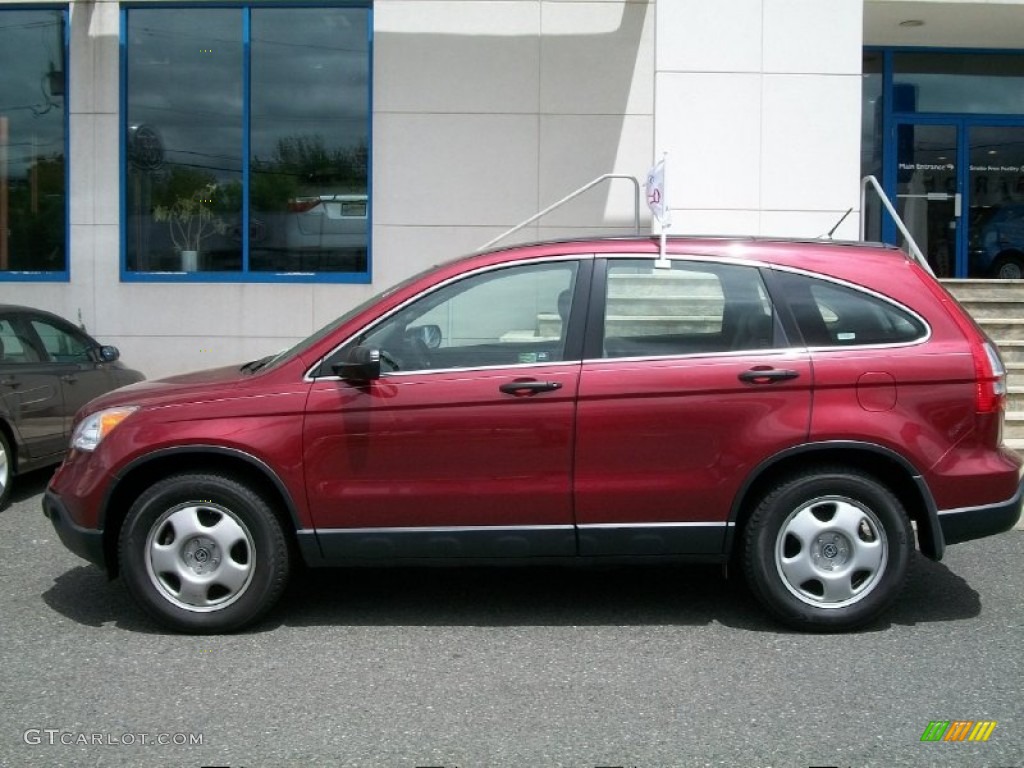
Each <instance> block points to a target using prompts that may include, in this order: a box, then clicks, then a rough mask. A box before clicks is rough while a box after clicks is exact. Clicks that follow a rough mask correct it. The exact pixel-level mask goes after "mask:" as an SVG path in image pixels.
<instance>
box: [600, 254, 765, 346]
mask: <svg viewBox="0 0 1024 768" xmlns="http://www.w3.org/2000/svg"><path fill="white" fill-rule="evenodd" d="M775 343H776V339H775V316H774V310H773V307H772V304H771V302H770V301H769V299H768V294H767V292H766V291H765V288H764V283H763V282H762V280H761V274H760V272H758V270H757V269H756V268H754V267H747V266H736V265H725V264H713V263H690V262H676V263H674V264H673V265H672V268H671V269H660V268H658V267H655V266H654V262H653V261H648V260H634V259H621V260H620V259H613V260H611V261H609V264H608V288H607V302H606V305H605V317H604V337H603V355H604V357H656V356H666V355H693V354H707V353H716V352H736V351H743V350H752V349H768V348H771V347H772V346H774V345H775Z"/></svg>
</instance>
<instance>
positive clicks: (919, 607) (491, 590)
mask: <svg viewBox="0 0 1024 768" xmlns="http://www.w3.org/2000/svg"><path fill="white" fill-rule="evenodd" d="M937 596H941V599H936V597H937ZM980 611H981V599H980V597H979V595H978V593H977V592H975V591H974V590H973V589H971V587H970V586H969V585H968V584H967V582H965V581H964V580H963V579H962V578H960V577H959V576H957V575H956V574H955V573H953V572H951V571H950V570H949V569H948V568H947V567H945V566H944V565H942V564H941V563H935V562H932V561H930V560H928V559H926V558H924V557H922V556H921V555H915V556H914V561H913V563H912V566H911V570H910V575H909V577H908V579H907V583H906V587H905V588H904V590H903V592H902V593H901V595H900V597H899V598H898V599H897V602H896V605H895V606H894V607H893V609H892V610H890V611H889V612H888V613H887V614H886V615H885V616H884V617H883V618H882V619H881V620H879V621H878V622H875V623H874V624H871V625H868V626H867V627H865V628H863V629H862V630H861V631H880V630H884V629H887V628H889V627H890V626H891V625H893V624H900V625H912V624H918V623H926V622H942V621H955V620H961V619H967V618H971V617H973V616H977V615H978V614H979V613H980ZM715 622H717V623H720V624H723V625H726V626H729V627H734V628H736V629H744V630H748V631H767V632H774V633H778V632H786V631H788V630H786V629H785V628H784V627H782V626H781V625H780V624H778V623H777V622H775V621H774V620H773V619H771V618H770V617H769V616H768V615H767V614H766V613H765V612H764V611H763V610H762V609H761V607H760V606H759V605H758V604H757V602H756V600H755V599H754V598H753V596H752V595H751V594H750V593H749V591H748V590H747V589H746V587H745V585H744V583H743V579H742V575H741V574H739V573H733V574H731V576H730V578H728V579H726V578H725V577H724V576H723V574H722V570H721V568H719V567H718V566H681V565H663V566H644V565H640V566H638V565H623V566H580V567H564V568H559V567H550V566H549V567H536V566H534V567H523V568H511V567H493V568H460V569H444V568H434V569H430V568H393V569H384V568H374V569H348V570H342V569H330V570H322V571H317V570H310V571H307V572H304V573H301V574H299V575H298V576H297V578H294V579H293V582H292V584H291V586H290V587H289V589H288V591H287V592H286V594H285V597H284V599H283V600H282V601H281V605H280V606H279V607H278V608H277V609H276V610H275V611H274V612H273V613H272V614H271V616H270V618H269V619H268V620H267V621H266V622H264V624H268V623H273V624H284V625H288V626H306V625H330V624H348V625H356V626H358V625H369V626H379V625H395V626H404V625H417V626H419V625H426V626H432V625H433V626H440V625H468V626H511V625H529V626H537V625H542V626H543V625H551V626H596V625H615V626H621V625H630V624H635V625H702V624H711V623H715Z"/></svg>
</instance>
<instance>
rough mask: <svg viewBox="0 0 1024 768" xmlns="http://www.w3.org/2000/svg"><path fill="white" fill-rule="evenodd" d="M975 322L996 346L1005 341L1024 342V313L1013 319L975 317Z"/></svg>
mask: <svg viewBox="0 0 1024 768" xmlns="http://www.w3.org/2000/svg"><path fill="white" fill-rule="evenodd" d="M975 320H977V321H978V325H980V326H981V327H982V328H984V329H985V333H987V334H988V335H989V336H991V337H992V340H993V341H995V342H996V344H1001V343H1002V342H1004V341H1024V313H1022V315H1021V316H1018V317H1015V318H1012V319H1010V318H1006V317H998V318H986V317H975Z"/></svg>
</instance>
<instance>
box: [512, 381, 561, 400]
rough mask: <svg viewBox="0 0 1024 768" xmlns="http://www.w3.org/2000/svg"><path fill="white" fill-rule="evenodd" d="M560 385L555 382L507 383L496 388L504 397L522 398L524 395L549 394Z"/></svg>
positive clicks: (559, 387)
mask: <svg viewBox="0 0 1024 768" xmlns="http://www.w3.org/2000/svg"><path fill="white" fill-rule="evenodd" d="M561 388H562V385H561V384H559V383H558V382H557V381H533V380H531V381H509V382H506V383H504V384H501V385H499V386H498V389H500V390H501V391H502V392H504V393H505V394H506V395H515V396H516V397H524V396H525V395H536V394H537V393H538V392H550V391H552V390H555V389H561Z"/></svg>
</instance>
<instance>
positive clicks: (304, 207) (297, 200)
mask: <svg viewBox="0 0 1024 768" xmlns="http://www.w3.org/2000/svg"><path fill="white" fill-rule="evenodd" d="M318 205H320V198H319V197H293V198H292V199H291V200H289V201H288V210H289V211H290V212H291V213H306V212H307V211H311V210H313V209H314V208H316V207H317V206H318Z"/></svg>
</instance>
